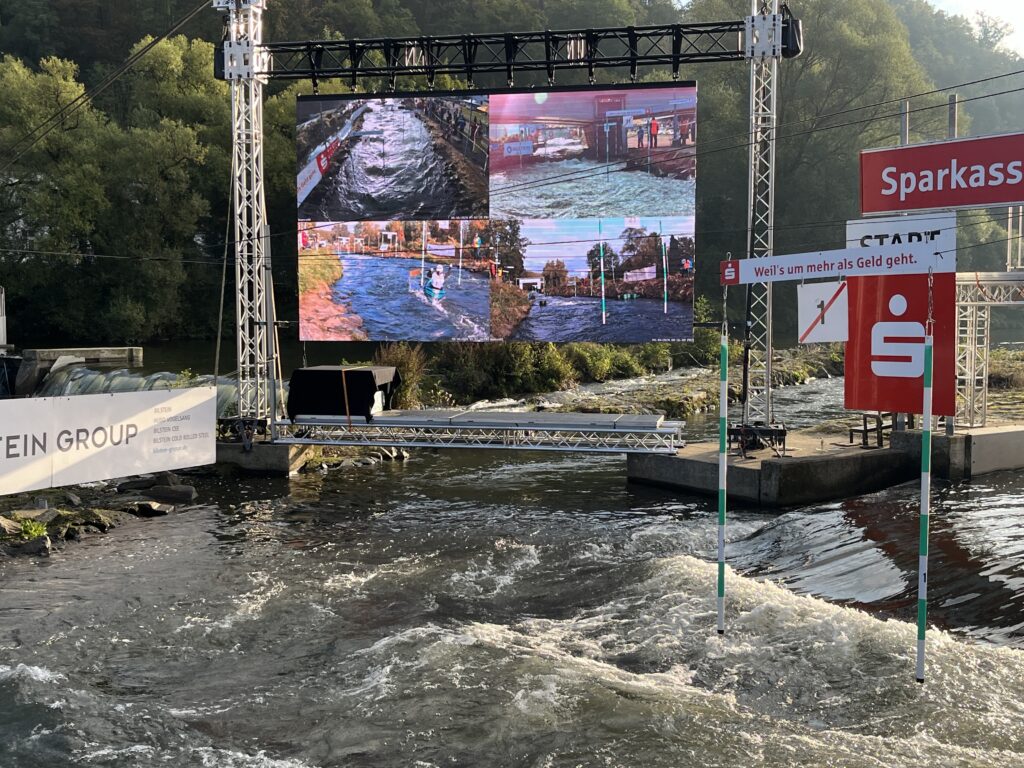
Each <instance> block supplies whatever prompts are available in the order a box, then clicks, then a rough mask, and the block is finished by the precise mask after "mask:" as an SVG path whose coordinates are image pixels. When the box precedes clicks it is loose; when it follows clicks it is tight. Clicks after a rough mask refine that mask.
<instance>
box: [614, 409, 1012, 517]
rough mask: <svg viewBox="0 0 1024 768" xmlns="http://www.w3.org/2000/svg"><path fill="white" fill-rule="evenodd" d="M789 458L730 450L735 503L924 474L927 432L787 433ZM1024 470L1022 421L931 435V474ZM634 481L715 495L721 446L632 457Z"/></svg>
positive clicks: (830, 495)
mask: <svg viewBox="0 0 1024 768" xmlns="http://www.w3.org/2000/svg"><path fill="white" fill-rule="evenodd" d="M789 448H790V450H789V451H788V452H787V453H788V455H787V456H784V457H781V458H780V457H777V456H776V455H775V454H774V453H773V452H772V451H770V450H761V451H757V452H755V453H752V454H750V455H749V456H748V458H746V459H744V458H742V457H741V456H739V454H738V452H736V451H732V452H730V455H729V477H728V489H729V500H730V501H731V502H734V503H743V504H750V505H755V506H759V507H765V508H778V507H790V506H795V505H799V504H812V503H815V502H820V501H832V500H834V499H842V498H846V497H849V496H856V495H858V494H862V493H871V492H872V491H878V490H881V489H883V488H888V487H890V486H893V485H898V484H900V483H904V482H907V481H910V480H914V479H916V478H917V477H919V475H920V471H921V431H920V430H909V431H904V432H893V433H892V439H891V444H890V447H888V448H863V447H861V446H860V445H859V444H858V445H856V446H850V445H847V444H846V443H845V441H844V440H843V439H842V437H841V436H839V435H827V436H826V435H820V434H815V433H813V432H811V433H804V432H797V433H792V434H791V435H790V436H789ZM1013 469H1024V426H998V427H983V428H976V429H969V430H963V431H961V432H958V433H957V434H955V435H953V436H952V437H947V436H946V435H943V434H934V433H933V435H932V472H933V474H934V476H935V477H936V478H938V479H943V480H952V481H954V482H956V481H961V480H970V479H971V478H973V477H978V476H980V475H984V474H986V473H988V472H997V471H1000V470H1013ZM626 472H627V476H628V478H629V480H630V481H631V482H636V483H645V484H648V485H658V486H663V487H667V488H678V489H680V490H685V491H688V492H691V493H700V494H707V495H711V496H714V495H716V494H717V493H718V444H717V443H694V444H691V445H688V446H686V447H685V448H683V449H682V450H680V451H679V452H678V453H677V454H676V455H675V456H657V455H652V456H643V455H631V456H628V457H627V459H626Z"/></svg>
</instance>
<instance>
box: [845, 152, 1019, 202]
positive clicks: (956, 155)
mask: <svg viewBox="0 0 1024 768" xmlns="http://www.w3.org/2000/svg"><path fill="white" fill-rule="evenodd" d="M1022 201H1024V133H1014V134H1007V135H1002V136H980V137H976V138H971V139H953V140H950V141H937V142H932V143H929V144H912V145H909V146H904V147H890V148H887V149H867V150H864V151H863V152H861V153H860V208H861V212H862V213H863V214H864V215H869V214H875V213H900V212H902V211H925V210H930V209H937V208H976V207H985V206H1002V205H1013V204H1016V203H1020V202H1022Z"/></svg>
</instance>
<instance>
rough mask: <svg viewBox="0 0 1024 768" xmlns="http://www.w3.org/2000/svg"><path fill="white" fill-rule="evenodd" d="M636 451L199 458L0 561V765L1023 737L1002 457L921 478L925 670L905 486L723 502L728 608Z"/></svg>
mask: <svg viewBox="0 0 1024 768" xmlns="http://www.w3.org/2000/svg"><path fill="white" fill-rule="evenodd" d="M623 470H624V465H623V462H622V461H621V460H620V459H618V458H594V459H581V458H579V457H574V456H555V455H543V456H535V455H529V454H523V455H513V454H497V453H487V452H464V453H450V454H443V455H434V454H422V455H417V456H416V457H414V459H413V460H412V461H410V462H408V463H406V464H405V465H399V464H385V465H378V466H375V467H366V468H360V469H359V470H355V471H352V472H349V473H347V474H342V473H331V474H328V475H327V476H326V477H325V478H320V477H319V476H315V477H307V478H304V479H302V480H299V481H296V482H294V483H292V484H291V485H288V484H285V483H274V482H261V481H255V480H249V479H238V480H230V481H225V482H224V483H223V484H220V483H219V482H215V481H200V482H201V492H202V494H203V496H204V499H205V500H208V501H214V502H219V503H220V509H219V510H218V509H205V510H196V511H194V512H188V513H184V514H182V515H176V516H171V517H167V518H161V519H158V520H154V521H150V522H147V523H140V524H138V525H132V526H128V527H123V528H120V529H117V530H115V531H113V532H112V533H110V534H108V535H106V536H103V537H97V538H94V539H91V540H88V541H86V542H85V543H83V544H81V545H78V546H76V547H73V548H71V549H69V550H68V552H67V553H65V554H63V555H61V556H59V557H55V558H53V559H51V560H50V561H36V560H16V561H7V562H5V563H3V565H0V583H2V584H3V586H4V588H3V590H0V615H2V617H3V622H2V629H0V765H2V766H4V767H5V768H7V766H10V767H11V768H22V767H25V766H33V767H34V766H40V765H45V766H118V767H121V766H132V767H134V766H151V765H152V766H163V765H183V766H193V765H198V766H218V767H226V768H249V767H250V766H258V767H266V768H309V767H317V768H326V767H327V766H396V767H399V766H401V767H402V768H404V767H405V766H438V767H440V766H450V765H464V766H477V765H480V766H524V767H526V766H529V767H530V768H533V767H535V766H553V767H561V766H566V767H568V766H580V765H582V766H622V767H623V768H626V767H630V768H632V767H633V766H638V765H642V766H666V767H668V766H673V767H675V766H684V765H701V766H705V765H707V766H819V765H821V766H826V765H836V766H865V767H866V766H872V767H876V766H922V765H936V766H938V765H942V766H1017V765H1024V704H1022V702H1021V691H1022V690H1024V653H1022V651H1021V650H1020V649H1019V647H1017V646H1020V645H1021V644H1022V643H1021V631H1020V628H1019V627H1017V626H1016V625H1017V624H1018V623H1019V616H1018V612H1019V605H1020V601H1021V599H1022V598H1021V595H1024V589H1022V587H1021V584H1022V578H1024V576H1022V573H1021V569H1022V566H1021V563H1020V558H1019V557H1018V553H1019V552H1020V551H1021V550H1020V534H1018V533H1017V531H1019V530H1022V527H1021V526H1020V524H1019V523H1020V522H1022V521H1021V517H1022V516H1024V512H1022V509H1021V503H1020V502H1021V500H1022V498H1024V483H1022V482H1021V481H1020V480H1019V479H1017V478H1015V477H1013V476H993V477H991V478H988V479H986V480H985V482H984V483H979V484H978V485H977V486H976V487H969V486H965V487H960V488H942V487H940V488H938V489H937V504H936V512H935V530H934V537H935V538H934V539H933V541H935V542H936V544H937V545H940V546H937V548H936V554H935V560H934V568H933V572H932V578H933V583H932V588H933V591H934V602H933V612H932V617H933V619H934V621H935V622H936V623H937V625H938V626H936V627H935V628H933V629H932V630H930V632H929V636H928V680H927V683H926V684H925V685H923V686H922V685H918V684H917V683H915V682H914V679H913V661H914V658H913V651H914V638H915V629H914V626H913V624H912V615H913V614H912V605H913V598H914V587H915V585H916V573H915V572H914V571H913V568H912V563H913V562H914V561H915V559H916V549H915V545H916V541H915V540H913V535H912V534H907V530H913V522H914V517H913V515H914V512H913V504H912V501H913V493H914V489H913V488H911V487H909V486H908V487H907V488H904V489H895V490H893V491H890V492H887V494H885V495H875V496H868V497H863V498H861V499H854V500H850V501H848V502H843V503H840V504H831V505H822V506H820V507H816V508H809V509H804V510H794V511H792V512H789V513H787V514H786V515H784V516H781V517H774V516H768V515H764V514H751V513H744V512H742V511H737V512H736V513H734V514H733V516H732V518H731V520H730V524H729V528H728V540H729V544H728V548H727V554H728V558H729V561H730V563H731V566H730V568H729V570H728V576H727V603H726V620H727V632H726V634H725V635H724V636H722V637H720V636H718V635H717V634H716V632H715V601H714V594H715V574H716V568H715V564H714V563H713V562H712V559H713V557H714V547H715V516H714V510H713V509H712V505H711V503H710V502H709V501H707V500H704V499H696V498H686V497H675V496H672V495H669V494H666V493H663V492H660V491H656V490H649V489H643V488H638V487H631V486H627V485H626V484H625V483H624V481H623ZM246 499H248V500H251V501H253V502H254V503H253V504H252V505H250V506H238V505H239V503H240V501H243V500H246ZM228 503H230V504H234V505H235V506H236V508H235V509H233V510H232V509H229V508H228ZM988 510H994V511H993V512H992V513H991V514H989V513H988V512H987V511H988ZM1013 521H1016V523H1017V524H1016V525H1014V524H1013ZM961 553H964V555H963V556H961ZM818 595H820V596H818ZM822 596H824V597H828V598H830V599H831V601H829V600H826V599H823V597H822Z"/></svg>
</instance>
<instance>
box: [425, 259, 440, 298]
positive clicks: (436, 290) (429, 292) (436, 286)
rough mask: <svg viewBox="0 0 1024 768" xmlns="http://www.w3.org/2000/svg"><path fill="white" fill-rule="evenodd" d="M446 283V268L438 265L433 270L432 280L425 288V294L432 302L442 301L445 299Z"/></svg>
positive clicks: (431, 273)
mask: <svg viewBox="0 0 1024 768" xmlns="http://www.w3.org/2000/svg"><path fill="white" fill-rule="evenodd" d="M444 281H445V277H444V268H443V267H442V266H441V265H440V264H438V265H437V266H435V267H434V268H433V270H431V272H430V279H428V280H427V282H426V285H424V286H423V293H424V294H425V295H426V297H427V298H428V299H430V300H431V301H434V302H438V301H441V299H443V298H444Z"/></svg>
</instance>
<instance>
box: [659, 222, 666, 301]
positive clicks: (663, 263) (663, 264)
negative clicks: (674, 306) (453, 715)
mask: <svg viewBox="0 0 1024 768" xmlns="http://www.w3.org/2000/svg"><path fill="white" fill-rule="evenodd" d="M658 229H659V230H660V232H661V267H662V272H663V273H664V276H665V309H664V314H666V315H667V314H668V250H667V249H666V247H665V228H664V226H662V223H661V222H660V221H659V222H658Z"/></svg>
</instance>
